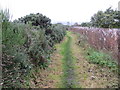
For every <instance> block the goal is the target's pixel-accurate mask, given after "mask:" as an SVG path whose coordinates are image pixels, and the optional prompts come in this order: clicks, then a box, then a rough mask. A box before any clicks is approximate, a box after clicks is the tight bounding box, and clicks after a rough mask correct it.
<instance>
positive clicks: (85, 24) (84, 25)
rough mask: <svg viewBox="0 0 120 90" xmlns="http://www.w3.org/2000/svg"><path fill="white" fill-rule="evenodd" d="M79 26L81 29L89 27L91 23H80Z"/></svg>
mask: <svg viewBox="0 0 120 90" xmlns="http://www.w3.org/2000/svg"><path fill="white" fill-rule="evenodd" d="M80 26H82V27H91V23H90V22H83V23H81V25H80Z"/></svg>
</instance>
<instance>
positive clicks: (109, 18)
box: [91, 7, 120, 28]
mask: <svg viewBox="0 0 120 90" xmlns="http://www.w3.org/2000/svg"><path fill="white" fill-rule="evenodd" d="M91 24H92V26H93V27H101V28H116V27H117V28H118V27H119V25H120V16H119V13H118V11H115V10H113V9H112V8H111V7H110V8H108V9H106V11H105V12H103V11H98V12H97V13H96V14H94V15H93V16H92V17H91Z"/></svg>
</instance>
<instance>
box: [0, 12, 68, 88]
mask: <svg viewBox="0 0 120 90" xmlns="http://www.w3.org/2000/svg"><path fill="white" fill-rule="evenodd" d="M0 13H1V14H2V16H3V17H2V68H3V69H2V71H3V72H2V80H3V87H4V88H5V87H23V86H22V85H24V83H25V80H24V78H25V77H26V76H27V75H29V73H30V71H31V70H33V69H34V68H36V67H41V68H45V67H47V66H48V64H49V61H50V55H51V53H52V52H53V51H54V47H53V46H54V44H55V43H58V42H60V41H61V40H62V39H63V37H64V36H65V31H66V27H65V26H64V25H62V24H55V25H51V26H49V27H48V26H47V28H41V27H40V26H33V25H32V26H31V25H29V24H24V23H19V22H10V21H9V18H8V17H7V16H6V14H5V13H4V12H3V11H1V12H0Z"/></svg>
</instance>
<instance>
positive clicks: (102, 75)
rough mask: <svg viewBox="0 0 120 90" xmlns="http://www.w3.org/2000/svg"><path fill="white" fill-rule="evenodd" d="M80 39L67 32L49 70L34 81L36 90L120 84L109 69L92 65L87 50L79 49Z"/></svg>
mask: <svg viewBox="0 0 120 90" xmlns="http://www.w3.org/2000/svg"><path fill="white" fill-rule="evenodd" d="M77 40H78V39H77V35H76V34H73V33H71V32H67V35H66V37H65V39H64V40H63V41H62V42H61V44H57V45H56V46H55V47H56V49H57V50H56V51H55V52H54V53H53V55H52V56H51V63H50V65H49V67H48V68H47V69H46V70H40V72H39V73H37V74H36V77H38V78H35V79H34V78H32V79H31V87H32V88H33V87H35V88H106V87H112V86H113V85H116V84H117V83H118V77H117V75H115V74H114V73H113V72H110V71H109V69H108V68H103V67H100V66H98V65H95V64H91V63H89V62H88V61H87V60H86V59H85V58H84V57H85V56H84V53H83V51H84V48H81V47H80V46H78V45H77Z"/></svg>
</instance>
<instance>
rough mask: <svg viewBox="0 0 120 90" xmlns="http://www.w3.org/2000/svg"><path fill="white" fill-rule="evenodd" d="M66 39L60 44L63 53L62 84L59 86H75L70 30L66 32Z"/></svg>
mask: <svg viewBox="0 0 120 90" xmlns="http://www.w3.org/2000/svg"><path fill="white" fill-rule="evenodd" d="M66 37H67V38H66V41H65V42H64V43H63V44H62V45H61V48H62V51H61V54H62V55H63V57H64V58H63V59H62V61H63V73H64V74H63V76H62V86H60V88H75V87H76V85H75V72H74V58H73V56H72V51H71V41H72V38H71V36H70V32H67V35H66Z"/></svg>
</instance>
